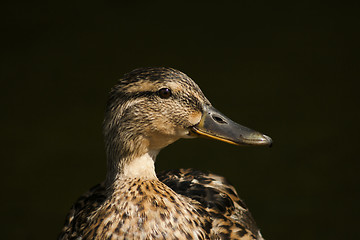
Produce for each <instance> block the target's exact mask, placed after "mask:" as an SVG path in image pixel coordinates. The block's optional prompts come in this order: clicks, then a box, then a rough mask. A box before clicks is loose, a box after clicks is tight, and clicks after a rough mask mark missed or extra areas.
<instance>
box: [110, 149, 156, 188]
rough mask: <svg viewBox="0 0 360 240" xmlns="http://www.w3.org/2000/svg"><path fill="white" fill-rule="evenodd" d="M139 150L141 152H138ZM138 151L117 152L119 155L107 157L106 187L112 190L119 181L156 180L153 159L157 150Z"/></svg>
mask: <svg viewBox="0 0 360 240" xmlns="http://www.w3.org/2000/svg"><path fill="white" fill-rule="evenodd" d="M140 149H142V151H139V150H140ZM140 149H139V148H137V150H138V151H135V152H129V151H119V152H118V153H119V155H115V156H114V155H113V156H108V169H107V175H106V186H107V187H110V188H113V186H115V185H117V184H116V183H117V182H119V181H123V180H129V179H134V178H137V179H143V180H154V179H157V177H156V173H155V159H156V156H157V154H158V153H159V150H148V149H147V148H140ZM122 150H124V149H122ZM116 156H117V157H116ZM109 157H110V158H109Z"/></svg>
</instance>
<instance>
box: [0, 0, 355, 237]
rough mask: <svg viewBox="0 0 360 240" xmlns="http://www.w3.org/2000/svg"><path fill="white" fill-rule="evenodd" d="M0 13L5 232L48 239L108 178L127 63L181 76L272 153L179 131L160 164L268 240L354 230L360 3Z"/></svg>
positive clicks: (33, 8) (147, 5)
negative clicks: (225, 193) (235, 203)
mask: <svg viewBox="0 0 360 240" xmlns="http://www.w3.org/2000/svg"><path fill="white" fill-rule="evenodd" d="M2 5H3V6H2V7H1V12H2V13H1V19H2V20H1V32H2V34H1V35H2V37H1V40H2V44H1V46H2V50H1V52H2V54H1V65H0V67H1V71H0V72H1V86H2V88H1V89H3V90H2V94H1V95H0V99H1V116H2V117H1V136H2V138H1V142H2V143H1V146H2V149H1V159H2V160H1V182H2V183H3V188H2V194H1V196H2V197H1V208H0V212H1V224H0V228H1V237H0V238H1V239H55V238H56V237H57V234H58V233H59V232H60V230H61V228H62V225H63V223H64V219H65V215H66V214H67V212H68V210H69V208H70V207H71V205H72V203H73V202H74V201H75V200H76V199H77V198H78V197H79V196H80V195H81V194H82V193H84V192H85V191H87V190H88V189H89V188H90V187H92V186H93V185H95V184H96V183H98V182H101V181H102V180H103V179H104V176H105V170H106V166H105V163H106V161H105V154H104V147H103V137H102V133H101V131H102V129H101V124H102V120H103V113H104V106H105V101H106V98H107V94H108V92H109V90H110V88H111V87H112V86H113V85H114V83H115V82H116V80H117V79H119V78H121V77H122V75H123V74H124V73H127V72H129V71H131V70H133V69H134V68H139V67H145V66H169V67H173V68H176V69H179V70H181V71H183V72H185V73H186V74H188V75H189V76H190V77H191V78H192V79H194V80H195V81H196V82H197V83H198V84H199V85H200V87H201V88H202V90H203V92H204V93H205V95H206V96H207V97H208V99H209V100H210V101H211V102H212V104H213V105H214V106H215V107H216V108H217V109H219V110H220V111H221V112H223V113H225V114H226V115H227V116H229V117H230V118H232V119H233V120H235V121H237V122H239V123H241V124H243V125H246V126H248V127H251V128H253V129H256V130H259V131H261V132H263V133H265V134H267V135H269V136H271V137H272V138H273V140H274V146H273V148H265V147H244V148H241V147H236V146H233V145H229V144H226V143H221V142H216V141H211V140H205V139H194V140H180V141H179V142H177V143H175V144H173V145H171V146H169V147H167V148H166V149H164V150H163V151H162V152H161V153H160V155H159V156H158V159H157V163H156V164H157V166H156V167H157V169H158V170H164V169H170V168H181V167H182V168H186V167H193V168H197V169H204V170H210V171H212V172H215V173H218V174H221V175H224V176H226V177H227V178H228V179H229V181H230V182H232V183H233V184H234V185H235V187H236V188H237V190H238V192H239V194H240V196H241V197H242V198H243V199H244V200H245V202H246V203H247V205H248V207H249V208H250V209H251V211H252V213H253V215H254V217H255V219H256V221H257V223H258V225H259V226H260V228H261V230H262V233H263V236H264V237H265V238H266V239H277V240H281V239H294V240H295V239H308V240H310V239H317V240H318V239H359V237H360V234H359V232H358V230H356V229H357V228H358V226H359V224H360V220H359V214H360V209H359V200H360V196H359V195H360V194H359V190H360V187H359V183H360V181H359V170H360V164H359V160H360V159H359V149H358V148H359V146H358V145H359V133H360V131H359V120H360V119H359V103H360V102H359V84H358V82H359V80H360V79H359V68H360V58H359V52H360V51H359V42H360V38H359V35H360V34H359V29H360V14H359V10H360V8H359V6H358V5H354V4H349V3H345V2H337V3H330V2H327V3H320V1H296V2H289V1H257V0H255V1H247V0H242V1H223V2H221V3H220V2H219V1H217V3H215V1H214V2H213V3H212V2H206V1H192V2H190V1H188V2H187V1H184V2H182V1H180V2H179V1H178V2H173V3H172V2H169V1H148V2H145V1H144V2H141V1H132V2H130V1H128V2H120V1H98V2H89V1H73V2H71V3H67V2H60V1H58V2H53V1H49V2H47V3H41V2H33V1H28V2H27V3H20V2H16V1H12V2H10V1H8V2H7V3H2Z"/></svg>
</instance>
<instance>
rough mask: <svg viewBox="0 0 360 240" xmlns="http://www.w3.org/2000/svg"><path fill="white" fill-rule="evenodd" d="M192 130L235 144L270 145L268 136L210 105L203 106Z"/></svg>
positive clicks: (198, 133)
mask: <svg viewBox="0 0 360 240" xmlns="http://www.w3.org/2000/svg"><path fill="white" fill-rule="evenodd" d="M192 132H193V133H194V134H195V135H198V136H202V137H206V138H212V139H216V140H220V141H223V142H227V143H231V144H235V145H265V146H266V145H267V146H271V145H272V139H271V138H270V137H268V136H266V135H264V134H262V133H259V132H257V131H254V130H252V129H250V128H247V127H244V126H242V125H240V124H238V123H236V122H234V121H232V120H231V119H230V118H228V117H226V116H225V115H224V114H222V113H221V112H219V111H218V110H217V109H215V108H214V107H212V106H206V107H205V109H204V112H203V115H202V118H201V120H200V122H199V123H198V124H197V125H195V126H193V127H192Z"/></svg>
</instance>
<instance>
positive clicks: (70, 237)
mask: <svg viewBox="0 0 360 240" xmlns="http://www.w3.org/2000/svg"><path fill="white" fill-rule="evenodd" d="M105 200H106V189H105V183H104V182H103V183H100V184H97V185H96V186H94V187H92V188H91V189H90V190H89V191H87V192H86V193H85V194H83V195H82V196H81V197H80V198H79V199H78V200H77V201H76V202H75V204H74V205H73V206H72V207H71V209H70V211H69V213H68V215H67V216H66V219H65V224H64V227H63V229H62V230H61V233H60V235H59V237H58V239H59V240H75V239H79V236H82V235H83V231H84V227H85V224H86V223H87V217H88V216H90V215H91V214H92V213H93V212H94V211H96V210H97V209H98V208H99V207H100V206H101V205H102V204H103V203H104V202H105ZM80 239H81V238H80Z"/></svg>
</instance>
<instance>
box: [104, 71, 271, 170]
mask: <svg viewBox="0 0 360 240" xmlns="http://www.w3.org/2000/svg"><path fill="white" fill-rule="evenodd" d="M104 136H105V146H106V153H107V159H108V167H109V169H108V173H109V172H111V174H110V175H114V174H115V173H116V174H117V175H119V174H120V175H121V174H123V173H124V171H125V169H126V166H127V165H129V164H130V165H131V162H132V161H133V160H134V159H142V158H143V156H149V157H147V158H151V159H152V160H153V161H154V160H155V157H156V155H157V153H158V152H159V151H160V150H161V149H162V148H164V147H166V146H167V145H169V144H171V143H173V142H174V141H176V140H178V139H179V138H194V137H199V136H200V137H206V138H212V139H216V140H220V141H224V142H227V143H231V144H235V145H271V143H272V140H271V138H270V137H268V136H266V135H264V134H261V133H259V132H257V131H254V130H251V129H249V128H247V127H244V126H242V125H240V124H237V123H235V122H234V121H232V120H231V119H229V118H228V117H226V116H225V115H224V114H222V113H221V112H219V111H218V110H216V109H215V108H214V107H213V106H212V105H211V103H210V102H209V100H208V99H207V98H206V97H205V96H204V94H203V93H202V91H201V90H200V88H199V87H198V85H197V84H196V83H195V82H194V81H193V80H191V79H190V78H189V77H188V76H187V75H185V74H184V73H182V72H180V71H178V70H175V69H172V68H163V67H159V68H142V69H136V70H134V71H132V72H130V73H128V74H126V75H125V76H124V78H123V79H121V80H119V81H118V83H117V84H116V85H115V86H114V87H113V89H112V90H111V92H110V96H109V99H108V103H107V108H106V114H105V120H104ZM140 165H141V163H140ZM143 165H144V164H143ZM144 166H145V165H144ZM116 174H115V175H116ZM113 177H114V176H113Z"/></svg>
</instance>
